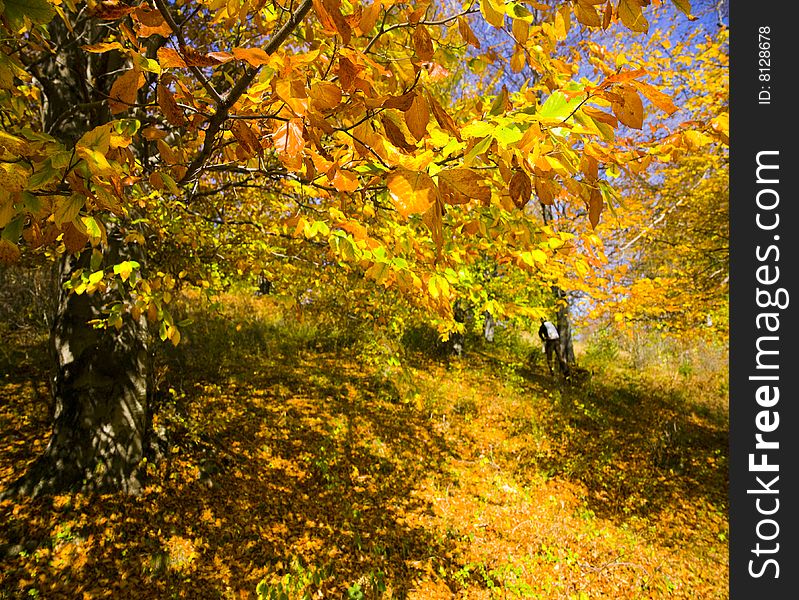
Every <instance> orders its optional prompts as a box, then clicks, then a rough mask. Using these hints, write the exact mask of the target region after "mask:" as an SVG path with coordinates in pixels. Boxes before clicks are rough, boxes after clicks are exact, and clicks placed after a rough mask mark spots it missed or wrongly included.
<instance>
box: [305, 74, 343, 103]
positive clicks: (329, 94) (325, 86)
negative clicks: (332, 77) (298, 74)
mask: <svg viewBox="0 0 799 600" xmlns="http://www.w3.org/2000/svg"><path fill="white" fill-rule="evenodd" d="M309 95H310V96H311V100H312V101H313V106H314V108H316V109H318V110H328V109H331V108H336V107H337V106H338V105H339V104H341V88H340V87H338V86H337V85H336V84H335V83H330V82H328V81H317V82H315V83H314V84H313V85H312V86H311V89H310V90H309Z"/></svg>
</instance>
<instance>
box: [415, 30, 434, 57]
mask: <svg viewBox="0 0 799 600" xmlns="http://www.w3.org/2000/svg"><path fill="white" fill-rule="evenodd" d="M413 49H414V50H416V55H417V56H418V57H419V58H421V59H422V60H432V58H433V53H434V50H433V40H432V39H430V34H429V33H428V32H427V29H426V28H425V26H424V25H417V26H416V29H415V30H414V31H413Z"/></svg>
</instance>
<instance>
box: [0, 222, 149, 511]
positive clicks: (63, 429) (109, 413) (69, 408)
mask: <svg viewBox="0 0 799 600" xmlns="http://www.w3.org/2000/svg"><path fill="white" fill-rule="evenodd" d="M112 237H114V238H115V239H114V240H113V242H112V241H111V239H109V245H108V247H107V248H105V252H104V263H105V265H113V264H115V263H117V262H120V261H121V260H125V259H127V258H130V257H129V256H125V255H123V253H122V252H121V250H120V249H121V248H124V245H123V244H122V242H121V240H119V239H118V236H116V235H114V236H112ZM90 257H91V251H90V250H89V251H86V252H84V253H83V254H81V255H80V256H79V257H73V256H68V255H65V256H64V257H62V258H61V260H60V263H59V269H58V271H59V281H60V282H63V281H66V280H68V279H69V277H70V275H71V273H72V272H73V271H74V270H75V269H79V268H88V266H89V259H90ZM112 299H116V296H115V295H114V293H113V292H109V293H101V292H99V291H98V292H96V293H94V294H93V295H89V294H82V295H77V294H71V293H69V292H67V291H60V292H59V297H58V306H57V309H56V314H55V317H54V319H53V327H52V330H51V334H50V349H51V352H52V357H53V361H54V367H55V374H54V376H53V407H54V412H53V431H52V436H51V438H50V442H49V444H48V445H47V448H46V449H45V451H44V454H43V455H42V456H40V457H39V458H38V459H37V460H36V462H34V464H33V465H32V466H31V468H30V469H29V470H28V472H27V473H26V474H25V475H24V476H23V477H22V478H21V479H20V480H18V481H17V482H16V483H14V484H13V485H12V486H11V487H10V488H9V489H8V490H7V491H6V493H5V494H4V495H12V494H30V495H34V496H36V495H40V494H47V493H57V492H61V491H67V490H72V491H74V490H103V491H111V490H123V491H126V492H132V493H135V492H137V491H138V490H139V489H140V486H141V479H140V473H139V464H140V462H141V459H142V458H143V457H144V440H145V435H146V431H147V420H148V408H147V399H148V395H147V364H148V363H147V358H148V355H147V328H146V321H145V319H144V318H143V317H142V318H140V319H139V320H138V321H135V320H133V318H132V317H130V316H129V315H127V316H126V317H125V319H123V326H122V327H121V328H120V329H119V330H117V329H115V328H110V329H95V328H94V327H92V325H90V324H89V322H90V321H91V320H92V319H97V318H100V317H102V316H103V312H102V310H103V308H104V307H105V305H106V303H107V302H108V301H109V300H112Z"/></svg>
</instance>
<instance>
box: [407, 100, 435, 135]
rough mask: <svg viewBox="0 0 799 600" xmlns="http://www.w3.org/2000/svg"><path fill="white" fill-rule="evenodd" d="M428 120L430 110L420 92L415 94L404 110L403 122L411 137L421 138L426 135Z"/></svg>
mask: <svg viewBox="0 0 799 600" xmlns="http://www.w3.org/2000/svg"><path fill="white" fill-rule="evenodd" d="M429 121H430V111H429V109H428V108H427V101H426V100H425V99H424V97H423V96H422V95H421V94H416V96H414V98H413V102H411V105H410V106H409V107H408V110H406V111H405V124H406V125H407V126H408V130H409V131H410V132H411V134H412V135H413V137H415V138H416V139H417V140H421V139H422V138H423V137H425V136H426V135H427V123H428V122H429Z"/></svg>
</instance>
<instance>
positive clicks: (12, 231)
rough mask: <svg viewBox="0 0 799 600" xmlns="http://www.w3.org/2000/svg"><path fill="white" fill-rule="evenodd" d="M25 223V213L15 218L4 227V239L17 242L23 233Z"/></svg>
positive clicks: (13, 242)
mask: <svg viewBox="0 0 799 600" xmlns="http://www.w3.org/2000/svg"><path fill="white" fill-rule="evenodd" d="M24 224H25V215H17V217H16V218H15V219H12V220H11V222H10V223H9V224H8V225H6V226H5V227H4V228H3V239H4V240H7V241H9V242H11V243H12V244H16V243H17V242H18V241H19V236H20V234H21V233H22V226H23V225H24Z"/></svg>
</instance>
